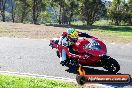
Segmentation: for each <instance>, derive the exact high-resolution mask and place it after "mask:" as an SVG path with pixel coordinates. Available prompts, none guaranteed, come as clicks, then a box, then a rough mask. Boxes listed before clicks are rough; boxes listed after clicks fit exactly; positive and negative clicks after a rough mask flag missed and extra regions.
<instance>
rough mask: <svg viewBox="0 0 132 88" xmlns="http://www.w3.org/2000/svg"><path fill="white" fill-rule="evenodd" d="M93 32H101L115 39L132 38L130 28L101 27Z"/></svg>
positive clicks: (131, 28)
mask: <svg viewBox="0 0 132 88" xmlns="http://www.w3.org/2000/svg"><path fill="white" fill-rule="evenodd" d="M93 32H101V33H104V34H108V35H111V36H115V37H123V38H132V26H106V27H103V26H102V27H100V28H97V29H96V30H94V31H93Z"/></svg>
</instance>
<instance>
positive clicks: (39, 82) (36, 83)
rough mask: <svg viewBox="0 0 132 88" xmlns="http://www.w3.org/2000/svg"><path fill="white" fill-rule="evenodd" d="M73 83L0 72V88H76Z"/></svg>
mask: <svg viewBox="0 0 132 88" xmlns="http://www.w3.org/2000/svg"><path fill="white" fill-rule="evenodd" d="M76 87H77V85H75V84H73V83H64V82H63V81H54V80H48V79H44V78H35V77H28V76H14V75H5V74H4V75H3V74H0V88H76Z"/></svg>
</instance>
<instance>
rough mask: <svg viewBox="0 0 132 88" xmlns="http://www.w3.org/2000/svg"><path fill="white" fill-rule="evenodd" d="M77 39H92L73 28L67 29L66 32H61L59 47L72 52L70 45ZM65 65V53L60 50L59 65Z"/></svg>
mask: <svg viewBox="0 0 132 88" xmlns="http://www.w3.org/2000/svg"><path fill="white" fill-rule="evenodd" d="M78 37H86V38H94V37H93V36H90V35H88V34H86V33H83V32H79V31H77V30H75V29H74V28H68V29H67V32H63V33H62V35H61V37H60V39H59V43H58V44H59V45H62V46H66V47H68V48H69V51H73V49H72V45H73V44H74V43H75V42H76V41H77V40H78ZM65 63H66V51H65V50H64V49H61V52H60V64H62V65H65Z"/></svg>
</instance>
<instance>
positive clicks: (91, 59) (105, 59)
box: [49, 37, 120, 73]
mask: <svg viewBox="0 0 132 88" xmlns="http://www.w3.org/2000/svg"><path fill="white" fill-rule="evenodd" d="M58 42H59V37H58V38H53V39H51V40H50V44H49V46H51V47H52V49H53V48H56V49H57V56H58V57H60V54H59V53H61V50H62V49H65V51H66V54H67V60H66V62H67V64H66V66H71V65H75V66H77V67H78V66H80V67H83V66H93V67H103V68H104V69H106V70H107V71H108V72H110V73H117V72H118V71H119V70H120V65H119V64H118V62H117V61H116V60H115V59H113V58H111V57H110V56H107V48H106V45H105V44H104V43H103V42H102V41H100V40H99V39H97V38H89V39H84V38H81V39H80V38H79V39H78V40H77V42H75V43H74V44H73V45H72V48H70V49H69V48H68V47H66V46H62V45H59V44H58Z"/></svg>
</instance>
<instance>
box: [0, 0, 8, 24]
mask: <svg viewBox="0 0 132 88" xmlns="http://www.w3.org/2000/svg"><path fill="white" fill-rule="evenodd" d="M6 2H7V0H0V11H1V12H0V13H1V16H2V21H3V22H5V10H6Z"/></svg>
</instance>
